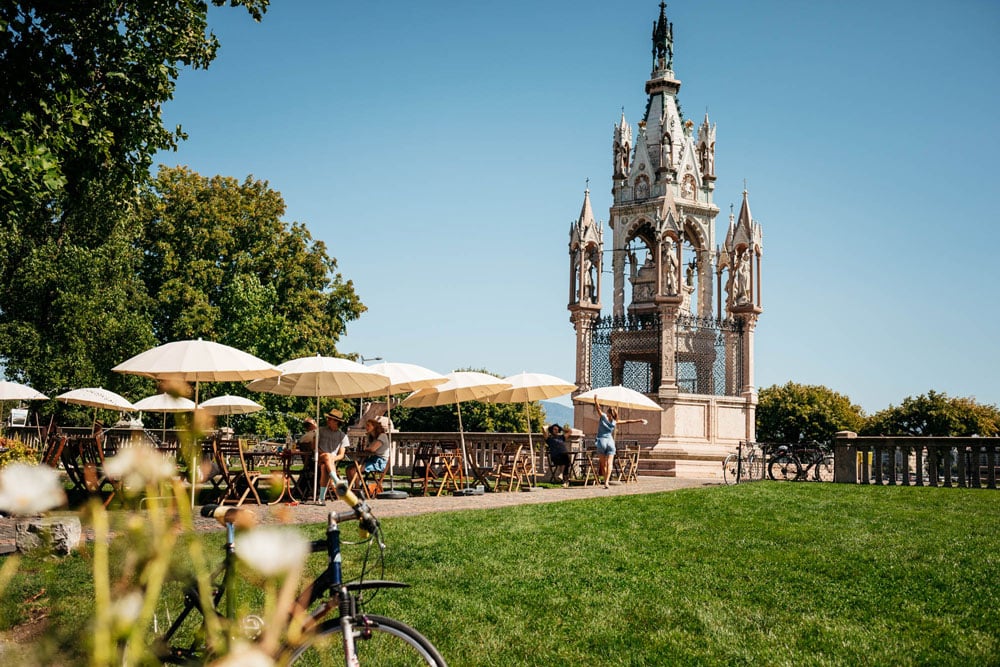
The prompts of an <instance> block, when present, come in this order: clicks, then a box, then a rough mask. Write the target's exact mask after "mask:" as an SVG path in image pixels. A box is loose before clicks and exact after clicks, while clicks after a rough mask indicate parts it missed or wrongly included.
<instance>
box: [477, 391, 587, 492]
mask: <svg viewBox="0 0 1000 667" xmlns="http://www.w3.org/2000/svg"><path fill="white" fill-rule="evenodd" d="M504 382H509V383H510V384H511V387H510V389H504V390H503V391H501V392H500V393H499V394H497V395H496V396H494V397H493V398H491V399H490V401H491V402H493V403H524V416H525V418H526V419H527V420H528V449H529V450H530V451H531V485H532V486H535V485H536V477H535V445H534V442H532V439H531V415H530V413H529V411H528V403H530V402H531V401H543V400H545V399H548V398H556V397H557V396H565V395H566V394H568V393H570V392H571V391H573V390H575V389H576V385H575V384H573V383H572V382H567V381H566V380H563V379H561V378H557V377H556V376H554V375H546V374H545V373H518V374H517V375H511V376H510V377H506V378H504Z"/></svg>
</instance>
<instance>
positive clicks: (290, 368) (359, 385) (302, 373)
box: [247, 355, 389, 502]
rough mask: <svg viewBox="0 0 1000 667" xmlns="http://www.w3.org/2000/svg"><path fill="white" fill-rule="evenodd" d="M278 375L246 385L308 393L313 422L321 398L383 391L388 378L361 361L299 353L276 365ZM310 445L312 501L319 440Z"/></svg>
mask: <svg viewBox="0 0 1000 667" xmlns="http://www.w3.org/2000/svg"><path fill="white" fill-rule="evenodd" d="M278 370H279V372H280V375H277V376H275V377H269V378H266V379H263V380H257V381H255V382H251V383H250V384H248V385H247V389H250V390H251V391H265V392H270V393H272V394H279V395H281V396H311V397H313V398H315V399H316V423H317V424H320V423H322V422H321V421H320V414H319V399H320V398H349V397H357V396H363V395H364V394H365V393H366V392H371V391H382V392H384V391H385V389H386V387H387V386H388V385H389V378H388V377H386V376H385V375H382V374H381V373H376V372H375V371H373V370H372V369H370V368H368V367H367V366H365V365H363V364H359V363H357V362H356V361H351V360H350V359H341V358H339V357H323V356H320V355H316V356H314V357H301V358H299V359H292V360H291V361H286V362H285V363H283V364H280V365H279V366H278ZM316 445H317V446H316V447H313V463H314V464H315V465H314V471H313V502H316V496H317V494H318V493H319V489H318V488H317V487H318V485H319V440H318V439H317V441H316Z"/></svg>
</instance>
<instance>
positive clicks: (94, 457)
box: [77, 438, 121, 507]
mask: <svg viewBox="0 0 1000 667" xmlns="http://www.w3.org/2000/svg"><path fill="white" fill-rule="evenodd" d="M77 445H78V457H79V458H78V462H79V464H80V466H81V474H82V476H83V484H84V488H86V490H87V492H88V493H96V494H99V495H104V494H105V493H106V494H107V496H106V497H105V498H104V506H105V507H107V506H108V503H110V502H111V499H112V498H114V497H115V494H116V493H117V492H118V490H119V488H120V486H121V485H120V482H119V480H116V479H112V478H111V477H109V476H108V474H107V473H106V472H105V470H104V448H103V446H102V443H101V441H100V440H99V439H97V438H80V439H79V440H78V441H77Z"/></svg>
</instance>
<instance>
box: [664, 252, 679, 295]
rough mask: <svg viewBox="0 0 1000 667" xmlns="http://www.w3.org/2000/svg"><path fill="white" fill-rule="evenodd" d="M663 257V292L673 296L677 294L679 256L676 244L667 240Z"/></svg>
mask: <svg viewBox="0 0 1000 667" xmlns="http://www.w3.org/2000/svg"><path fill="white" fill-rule="evenodd" d="M661 253H662V258H663V293H664V294H666V295H668V296H672V295H674V294H677V257H676V256H675V253H674V244H673V243H671V242H670V241H669V240H665V241H664V242H663V244H662V250H661Z"/></svg>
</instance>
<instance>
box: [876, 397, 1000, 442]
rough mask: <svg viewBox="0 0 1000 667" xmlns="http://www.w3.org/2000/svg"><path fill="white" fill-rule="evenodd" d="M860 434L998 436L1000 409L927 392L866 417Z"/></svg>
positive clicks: (973, 401) (969, 400)
mask: <svg viewBox="0 0 1000 667" xmlns="http://www.w3.org/2000/svg"><path fill="white" fill-rule="evenodd" d="M861 433H862V435H917V436H932V435H933V436H972V435H979V436H997V435H1000V409H998V408H997V407H996V406H994V405H984V404H981V403H977V402H976V400H975V399H973V398H951V397H949V396H948V395H947V394H945V393H942V392H936V391H933V390H931V391H928V392H927V393H926V394H921V395H920V396H916V397H913V396H910V397H907V398H906V399H904V400H903V402H902V404H900V405H898V406H892V405H891V406H889V407H888V408H886V409H885V410H880V411H878V412H876V413H875V414H873V415H872V416H871V417H869V418H868V420H867V423H866V424H865V426H864V428H863V429H862V431H861Z"/></svg>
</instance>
